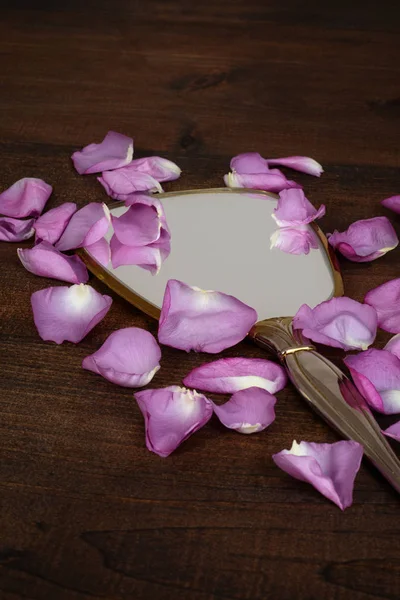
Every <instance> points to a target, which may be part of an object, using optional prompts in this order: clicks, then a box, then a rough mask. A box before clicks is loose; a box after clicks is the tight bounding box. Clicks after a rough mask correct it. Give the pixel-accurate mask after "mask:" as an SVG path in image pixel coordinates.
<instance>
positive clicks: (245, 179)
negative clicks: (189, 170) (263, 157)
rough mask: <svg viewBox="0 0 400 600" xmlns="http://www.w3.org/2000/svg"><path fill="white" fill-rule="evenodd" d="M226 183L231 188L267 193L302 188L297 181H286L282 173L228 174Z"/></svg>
mask: <svg viewBox="0 0 400 600" xmlns="http://www.w3.org/2000/svg"><path fill="white" fill-rule="evenodd" d="M224 182H225V185H226V186H227V187H230V188H252V189H255V190H264V191H266V192H275V193H277V192H281V191H282V190H285V189H289V188H300V187H301V186H300V185H299V184H298V183H296V182H295V181H291V180H290V179H286V177H285V176H284V175H283V174H282V173H271V171H269V172H268V173H236V172H234V173H228V174H227V175H225V176H224Z"/></svg>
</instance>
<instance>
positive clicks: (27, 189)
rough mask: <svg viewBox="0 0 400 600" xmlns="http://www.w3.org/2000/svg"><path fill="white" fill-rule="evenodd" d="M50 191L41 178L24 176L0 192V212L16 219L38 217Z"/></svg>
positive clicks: (50, 188)
mask: <svg viewBox="0 0 400 600" xmlns="http://www.w3.org/2000/svg"><path fill="white" fill-rule="evenodd" d="M52 191H53V188H52V187H51V185H49V184H48V183H46V182H45V181H43V180H42V179H36V178H35V177H24V178H23V179H20V180H19V181H16V182H15V183H13V185H12V186H11V187H9V188H8V189H6V190H5V191H4V192H2V193H1V194H0V214H2V215H5V216H6V217H14V218H17V219H20V218H22V217H38V216H39V215H40V214H41V212H42V210H43V209H44V207H45V204H46V202H47V200H48V199H49V198H50V195H51V192H52Z"/></svg>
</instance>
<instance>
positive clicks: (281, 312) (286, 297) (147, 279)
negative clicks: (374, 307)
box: [106, 189, 334, 320]
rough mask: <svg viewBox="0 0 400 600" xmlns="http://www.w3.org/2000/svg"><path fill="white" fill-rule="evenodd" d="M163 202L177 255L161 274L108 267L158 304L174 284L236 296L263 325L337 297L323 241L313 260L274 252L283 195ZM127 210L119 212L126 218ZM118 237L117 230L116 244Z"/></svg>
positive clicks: (218, 193) (215, 193)
mask: <svg viewBox="0 0 400 600" xmlns="http://www.w3.org/2000/svg"><path fill="white" fill-rule="evenodd" d="M157 197H159V198H160V200H161V201H162V203H163V205H164V208H165V213H166V217H167V222H168V225H169V228H170V230H171V254H170V255H169V257H168V258H167V260H166V261H165V262H164V263H163V265H162V267H161V270H160V272H159V273H158V274H157V275H154V276H153V275H151V273H150V272H149V271H146V270H145V269H142V268H140V267H137V266H122V267H118V268H117V269H113V268H112V267H111V265H109V266H108V267H107V268H106V270H107V271H108V274H111V275H112V276H113V277H114V278H116V279H118V280H119V281H120V282H122V283H123V284H124V285H125V286H127V287H128V288H130V289H131V290H132V291H134V292H135V293H136V294H137V295H139V296H141V297H142V298H144V299H146V300H147V301H148V302H149V303H151V304H152V305H154V306H156V307H161V305H162V300H163V295H164V290H165V286H166V283H167V281H168V280H169V279H179V280H181V281H184V282H185V283H187V284H189V285H193V286H197V287H199V288H202V289H204V290H218V291H221V292H225V293H227V294H232V295H233V296H236V297H237V298H239V299H240V300H242V301H243V302H245V303H246V304H248V305H250V306H252V307H253V308H255V309H256V311H257V313H258V317H259V320H262V319H266V318H270V317H278V316H293V315H294V314H295V313H296V312H297V310H298V308H299V307H300V306H301V305H302V304H303V303H307V304H308V305H309V306H311V307H313V306H315V305H316V304H319V303H320V302H322V301H323V300H327V299H328V298H330V297H331V296H332V295H333V293H334V277H333V271H332V267H331V264H330V262H329V259H328V256H327V253H326V250H325V248H324V246H323V244H322V242H321V241H319V244H320V246H319V249H318V250H311V251H310V253H309V254H308V255H300V256H295V255H292V254H287V253H284V252H282V251H281V250H278V249H276V248H275V249H272V250H271V249H270V236H271V234H272V233H273V232H274V231H275V229H276V223H275V221H274V220H273V219H272V217H271V214H272V212H273V209H274V208H275V207H276V204H277V197H276V196H275V195H273V194H266V193H258V192H257V193H256V192H249V191H240V190H229V189H226V190H225V189H221V190H209V191H206V190H198V191H195V192H183V193H182V192H180V193H176V194H166V195H160V196H157ZM126 210H128V209H127V208H126V207H125V206H123V205H120V206H118V207H116V208H112V209H111V212H112V214H113V215H115V216H120V215H121V214H123V213H124V212H125V211H126ZM112 233H113V232H112V228H111V227H110V230H109V232H108V239H110V238H111V235H112Z"/></svg>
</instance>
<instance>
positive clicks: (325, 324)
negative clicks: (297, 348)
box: [293, 296, 377, 350]
mask: <svg viewBox="0 0 400 600" xmlns="http://www.w3.org/2000/svg"><path fill="white" fill-rule="evenodd" d="M293 328H294V329H302V330H303V335H304V336H305V337H307V338H309V339H311V340H313V341H314V342H317V343H319V344H325V345H326V346H334V347H335V348H343V349H344V350H366V349H367V348H368V346H370V345H371V344H372V343H373V341H374V339H375V336H376V328H377V315H376V312H375V310H374V309H373V308H372V307H371V306H368V304H360V302H356V301H355V300H352V299H351V298H346V297H345V296H344V297H342V298H332V299H331V300H327V301H326V302H321V304H318V306H316V307H315V308H310V307H309V306H307V304H303V306H301V307H300V309H299V310H298V311H297V313H296V316H295V317H294V319H293Z"/></svg>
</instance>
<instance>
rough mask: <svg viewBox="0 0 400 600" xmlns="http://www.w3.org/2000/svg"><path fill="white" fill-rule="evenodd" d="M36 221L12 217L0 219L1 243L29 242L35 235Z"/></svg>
mask: <svg viewBox="0 0 400 600" xmlns="http://www.w3.org/2000/svg"><path fill="white" fill-rule="evenodd" d="M34 223H35V219H26V220H25V221H24V220H21V219H13V218H12V217H0V241H1V242H23V241H24V240H29V239H30V238H31V237H32V236H33V234H34V233H35V230H34Z"/></svg>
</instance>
